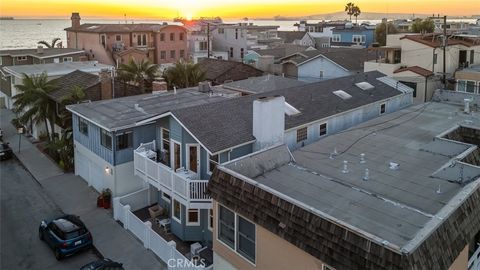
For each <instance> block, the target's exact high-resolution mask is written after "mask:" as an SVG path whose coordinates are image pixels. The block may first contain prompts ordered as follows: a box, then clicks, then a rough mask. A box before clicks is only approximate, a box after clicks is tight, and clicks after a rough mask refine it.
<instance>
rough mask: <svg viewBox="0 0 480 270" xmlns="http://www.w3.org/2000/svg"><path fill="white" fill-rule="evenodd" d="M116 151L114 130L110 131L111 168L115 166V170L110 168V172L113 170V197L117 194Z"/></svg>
mask: <svg viewBox="0 0 480 270" xmlns="http://www.w3.org/2000/svg"><path fill="white" fill-rule="evenodd" d="M116 153H117V136H115V131H113V132H112V155H113V164H112V166H113V168H115V170H114V169H113V168H112V172H113V194H115V197H117V196H118V194H117V170H116V167H117V166H116V165H117V162H116Z"/></svg>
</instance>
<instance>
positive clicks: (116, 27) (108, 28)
mask: <svg viewBox="0 0 480 270" xmlns="http://www.w3.org/2000/svg"><path fill="white" fill-rule="evenodd" d="M167 26H173V27H182V28H183V26H179V25H168V24H159V23H134V24H132V23H128V24H124V23H122V24H120V23H118V24H105V23H84V24H82V25H80V26H79V27H77V28H74V27H67V28H65V30H66V31H75V32H93V33H124V32H159V31H160V30H161V29H163V28H165V27H167Z"/></svg>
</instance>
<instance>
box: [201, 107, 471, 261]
mask: <svg viewBox="0 0 480 270" xmlns="http://www.w3.org/2000/svg"><path fill="white" fill-rule="evenodd" d="M459 125H460V126H461V127H460V128H459ZM467 140H468V142H467ZM472 143H473V144H472ZM478 147H480V113H479V112H474V113H473V115H466V114H463V113H462V108H461V107H459V106H457V105H452V104H445V103H426V104H421V105H416V106H412V107H409V108H406V109H403V110H401V111H397V112H394V113H391V114H388V115H385V116H383V117H379V118H375V119H373V120H370V121H368V122H365V123H363V124H361V125H359V126H356V127H354V128H351V129H349V130H346V131H344V132H341V133H339V134H336V135H332V136H329V137H326V138H324V139H322V140H320V141H318V142H316V143H313V144H310V145H308V146H305V147H303V148H300V149H298V150H296V151H294V152H293V153H291V154H290V152H289V151H288V150H287V148H286V146H283V145H282V146H277V147H273V148H271V149H267V150H265V151H261V152H257V153H253V154H251V155H249V156H246V157H243V158H240V159H237V160H233V161H231V162H229V163H227V164H226V165H224V166H220V167H218V168H219V170H221V171H223V172H225V173H219V172H218V171H217V172H215V173H214V175H213V176H212V178H211V180H210V184H209V190H210V193H211V194H212V196H213V198H214V199H216V200H217V201H219V202H220V203H222V204H224V205H226V206H228V207H231V208H232V209H235V210H236V211H237V212H239V213H240V214H242V215H244V216H245V217H247V218H250V219H251V220H254V221H255V222H256V223H258V224H260V225H261V226H263V227H265V228H267V229H268V230H270V231H272V232H273V233H276V234H278V235H279V236H280V237H282V238H284V239H285V240H287V241H289V242H291V243H292V244H294V245H296V246H297V247H299V248H301V249H303V250H305V251H306V252H308V253H310V254H311V255H313V256H315V257H317V258H319V259H320V260H322V261H323V262H326V263H328V264H329V265H331V266H333V267H335V268H336V269H365V268H372V269H377V268H378V269H447V268H448V267H449V266H450V265H451V264H452V263H453V260H454V259H455V258H456V257H457V256H458V255H459V253H460V252H461V251H462V250H463V249H464V247H465V246H466V245H467V244H468V243H469V241H470V240H471V239H473V236H474V235H475V234H476V233H477V232H478V228H479V227H480V200H479V198H480V188H479V187H480V180H479V177H480V160H479V159H478V156H480V151H479V148H478ZM334 149H335V150H336V151H338V154H336V155H332V154H331V153H332V152H334ZM362 153H364V154H365V156H364V162H362V159H361V157H360V155H361V154H362ZM472 154H473V155H476V156H477V159H475V158H473V159H470V160H465V158H464V157H465V155H472ZM344 160H346V161H348V164H347V167H346V168H345V167H344V163H343V161H344ZM365 169H369V174H368V175H365ZM224 183H228V184H224ZM280 224H283V226H284V227H283V228H282V227H281V225H280ZM345 254H348V256H345Z"/></svg>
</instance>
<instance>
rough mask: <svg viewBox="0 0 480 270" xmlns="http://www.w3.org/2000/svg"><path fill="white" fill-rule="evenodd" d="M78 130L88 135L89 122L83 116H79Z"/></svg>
mask: <svg viewBox="0 0 480 270" xmlns="http://www.w3.org/2000/svg"><path fill="white" fill-rule="evenodd" d="M78 131H80V133H82V134H83V135H85V136H88V122H87V120H85V119H83V118H80V117H79V118H78Z"/></svg>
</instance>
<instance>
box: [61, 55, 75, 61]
mask: <svg viewBox="0 0 480 270" xmlns="http://www.w3.org/2000/svg"><path fill="white" fill-rule="evenodd" d="M63 62H73V57H71V56H69V57H63Z"/></svg>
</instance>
